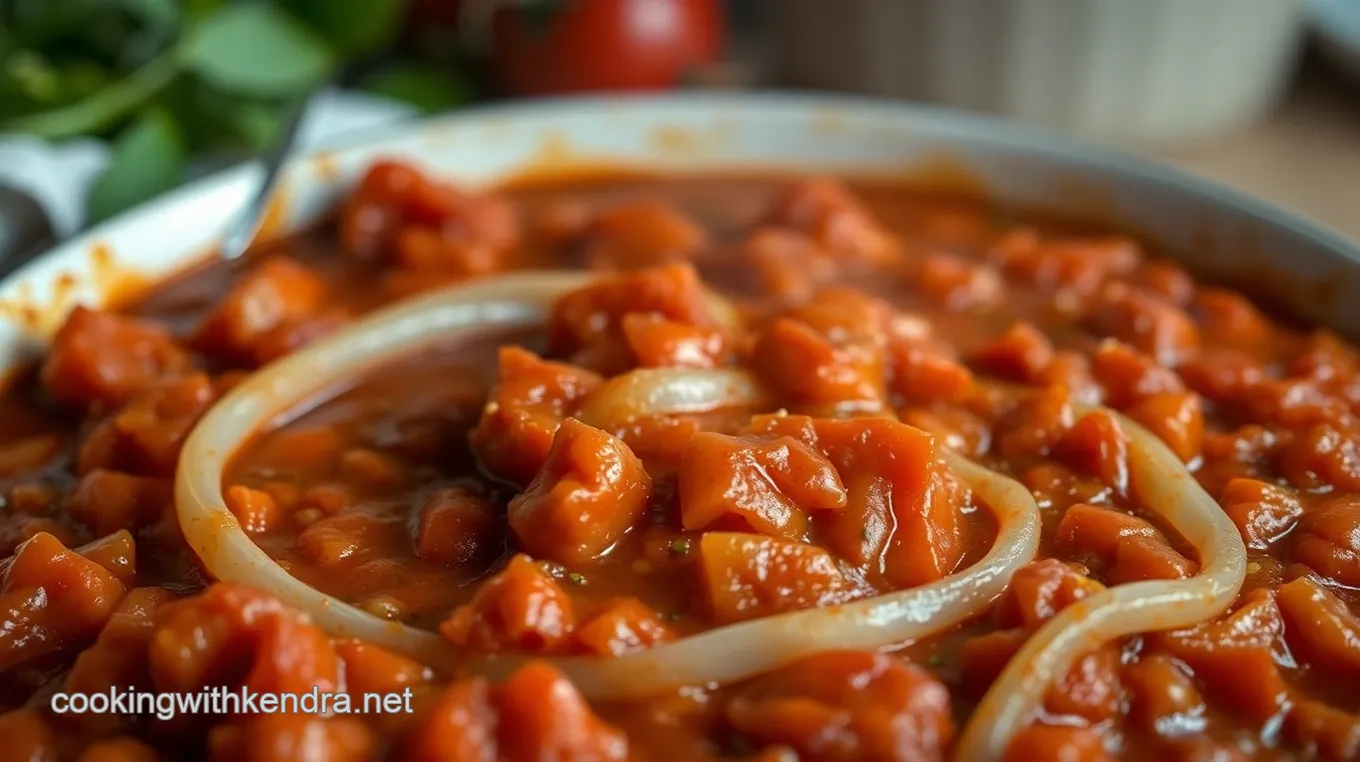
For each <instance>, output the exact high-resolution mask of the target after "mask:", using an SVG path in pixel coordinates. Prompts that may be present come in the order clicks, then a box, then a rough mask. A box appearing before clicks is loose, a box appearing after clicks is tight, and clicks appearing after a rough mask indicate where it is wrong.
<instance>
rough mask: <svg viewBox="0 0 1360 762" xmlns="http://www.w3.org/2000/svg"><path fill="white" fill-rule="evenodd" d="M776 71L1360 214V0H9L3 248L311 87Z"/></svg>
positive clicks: (82, 220)
mask: <svg viewBox="0 0 1360 762" xmlns="http://www.w3.org/2000/svg"><path fill="white" fill-rule="evenodd" d="M778 87H792V88H799V89H819V90H836V91H847V92H857V93H867V94H871V95H878V96H882V97H888V98H894V99H904V100H912V101H919V102H928V103H937V104H942V105H947V106H951V107H955V108H962V109H966V110H971V111H978V112H985V113H992V114H999V115H1002V116H1006V117H1009V118H1012V119H1016V120H1019V121H1022V122H1026V123H1029V124H1032V125H1036V126H1039V127H1043V128H1047V129H1051V130H1056V131H1061V132H1065V133H1069V134H1073V135H1076V136H1079V137H1083V138H1086V139H1089V140H1095V141H1099V142H1104V143H1109V144H1113V145H1117V146H1119V147H1121V148H1124V149H1126V150H1131V151H1134V152H1136V153H1140V154H1144V155H1147V156H1149V157H1152V158H1154V159H1157V160H1160V161H1164V162H1167V163H1171V164H1174V165H1178V166H1181V167H1182V168H1185V169H1188V170H1190V171H1192V172H1197V173H1201V174H1204V175H1207V176H1210V177H1213V178H1216V179H1219V180H1221V181H1223V182H1225V183H1227V184H1229V185H1232V186H1235V187H1237V188H1239V189H1242V190H1245V191H1247V192H1249V193H1253V194H1255V195H1257V196H1260V197H1263V198H1266V199H1268V200H1270V201H1273V202H1275V203H1277V204H1280V205H1282V206H1285V207H1288V208H1291V209H1293V210H1294V211H1296V212H1298V213H1300V214H1303V215H1304V216H1307V217H1311V218H1312V219H1314V220H1316V221H1318V222H1321V223H1323V224H1326V225H1329V226H1331V227H1333V228H1335V229H1338V230H1340V231H1342V232H1343V233H1346V234H1348V235H1351V236H1352V237H1355V238H1357V239H1360V0H0V265H3V262H4V259H5V258H8V259H10V260H11V261H12V260H13V259H14V258H15V257H18V256H21V255H22V254H21V253H22V252H28V251H33V250H36V249H39V248H42V247H43V246H45V245H47V244H49V243H50V242H51V240H53V239H54V238H60V237H63V236H66V235H70V234H72V233H74V232H77V231H78V230H80V229H81V228H83V227H84V226H86V225H88V224H91V223H92V222H97V221H98V220H101V219H104V218H107V217H109V216H112V215H114V214H117V213H118V212H120V211H122V210H124V209H127V208H129V207H131V206H134V205H136V204H139V203H142V202H143V201H145V200H147V199H150V198H152V197H154V196H156V195H158V194H160V193H163V192H164V191H166V190H168V189H170V188H173V187H175V186H177V185H179V184H181V183H183V182H185V181H186V180H188V179H191V178H193V177H195V176H197V175H200V174H202V173H204V172H208V171H211V170H212V169H215V168H218V167H221V166H223V165H226V164H230V163H233V162H238V161H241V160H243V159H249V158H252V157H256V156H259V155H261V154H263V153H266V152H267V151H268V150H269V149H270V147H271V146H273V145H274V144H275V143H276V142H277V141H278V140H279V139H280V136H281V134H282V132H283V130H284V127H285V126H286V125H287V124H288V123H289V122H290V121H291V120H292V118H293V117H294V115H296V114H297V113H299V110H300V109H301V108H302V106H303V104H304V103H306V104H307V108H306V118H305V119H304V120H303V123H302V134H301V136H300V142H301V144H302V147H303V148H308V147H316V146H318V145H322V144H324V143H325V142H327V141H331V140H337V139H341V138H342V137H343V135H344V134H345V133H347V132H353V131H356V130H360V129H363V128H369V127H372V126H374V125H379V124H383V123H387V122H394V121H398V120H403V119H410V118H415V117H417V116H419V115H420V114H423V113H431V112H442V111H447V110H452V109H458V108H467V107H469V106H472V105H475V104H477V103H480V102H485V101H492V100H497V99H505V98H527V97H539V96H547V95H556V94H565V93H573V92H589V91H653V90H672V89H683V88H720V89H737V90H740V89H748V88H778ZM318 93H319V94H318Z"/></svg>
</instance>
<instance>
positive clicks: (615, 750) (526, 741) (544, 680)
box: [497, 662, 628, 762]
mask: <svg viewBox="0 0 1360 762" xmlns="http://www.w3.org/2000/svg"><path fill="white" fill-rule="evenodd" d="M497 705H498V706H499V708H500V711H501V724H500V732H499V734H498V735H499V739H500V747H501V755H502V759H505V760H508V761H509V762H535V761H537V760H544V759H554V760H563V762H568V761H570V762H597V761H598V762H623V760H625V759H627V758H628V739H627V737H625V736H624V734H623V733H622V732H620V731H619V730H618V729H616V728H614V727H611V726H610V725H607V724H605V723H604V722H603V721H601V720H600V718H598V717H596V716H595V713H594V712H592V711H591V709H590V705H589V704H587V703H586V700H585V698H584V697H583V696H581V694H580V692H578V691H577V690H576V687H575V686H573V685H572V684H571V683H570V682H568V681H567V678H565V677H563V676H562V674H561V673H560V672H558V671H557V670H555V669H553V668H552V667H551V666H549V665H548V664H546V663H544V662H533V663H531V664H527V665H525V666H523V667H521V668H520V669H518V670H516V671H515V673H514V674H513V675H511V676H510V679H509V680H506V681H505V685H503V686H501V688H500V690H499V691H498V696H497Z"/></svg>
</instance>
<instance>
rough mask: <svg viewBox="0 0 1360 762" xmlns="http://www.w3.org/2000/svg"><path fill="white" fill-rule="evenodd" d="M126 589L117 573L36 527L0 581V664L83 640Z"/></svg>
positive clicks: (3, 667)
mask: <svg viewBox="0 0 1360 762" xmlns="http://www.w3.org/2000/svg"><path fill="white" fill-rule="evenodd" d="M126 592H127V588H126V587H124V585H123V583H122V582H120V581H118V577H117V576H116V575H115V574H113V573H112V572H110V571H108V570H107V569H105V568H104V567H102V566H100V565H99V564H98V563H96V562H95V561H92V560H90V559H87V558H85V557H83V556H81V555H79V554H77V553H75V552H73V551H71V550H70V549H68V548H67V547H66V546H65V545H63V544H62V543H61V541H60V540H58V539H57V538H56V537H53V536H52V535H50V534H47V533H46V532H40V533H38V534H36V535H34V536H33V537H32V538H30V539H29V540H27V541H25V542H24V543H23V544H22V545H20V546H19V547H18V548H17V549H16V550H15V552H14V556H13V557H12V558H10V559H9V560H8V564H7V565H6V566H5V567H4V573H3V581H2V582H0V611H4V612H6V617H5V620H6V625H5V627H3V628H0V670H8V669H10V668H11V667H14V666H15V665H18V664H21V663H23V662H25V661H27V660H29V659H33V658H35V657H38V656H43V655H46V654H49V653H53V652H56V651H60V650H63V649H66V648H71V647H73V646H78V645H83V644H84V642H86V641H88V640H91V639H93V638H94V637H95V635H97V634H98V633H99V631H100V629H102V628H103V627H104V624H105V622H107V621H108V620H109V617H111V616H112V615H113V612H114V610H115V609H116V608H117V606H118V603H119V601H121V600H122V598H123V595H124V594H125V593H126Z"/></svg>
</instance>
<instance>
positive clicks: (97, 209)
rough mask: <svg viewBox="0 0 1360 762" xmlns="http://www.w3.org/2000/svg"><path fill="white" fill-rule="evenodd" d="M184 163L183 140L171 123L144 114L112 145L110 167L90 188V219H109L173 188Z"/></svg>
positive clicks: (159, 114) (158, 114) (158, 113)
mask: <svg viewBox="0 0 1360 762" xmlns="http://www.w3.org/2000/svg"><path fill="white" fill-rule="evenodd" d="M184 162H185V151H184V138H183V136H182V135H181V134H180V132H179V128H178V127H177V126H176V125H175V122H174V120H173V119H171V118H170V115H169V114H167V113H165V112H163V111H152V112H149V113H147V114H146V115H145V116H143V117H142V118H141V119H139V120H137V122H135V123H134V124H133V125H132V126H131V127H129V128H128V129H126V130H124V131H123V132H122V134H120V135H119V136H118V140H116V141H115V142H114V144H113V155H112V160H111V161H110V163H109V166H108V167H107V168H105V169H104V172H103V174H101V175H100V176H99V178H98V179H97V180H95V183H94V186H93V187H91V188H90V196H89V199H88V202H89V213H90V218H91V219H92V220H96V221H97V220H102V219H105V218H108V217H111V216H113V215H115V214H117V213H119V212H121V211H123V210H124V209H127V208H128V207H131V206H134V205H136V204H138V203H140V202H141V201H143V200H145V199H148V198H151V197H153V196H156V195H158V194H161V193H164V192H165V191H167V190H169V189H171V188H173V187H175V185H177V184H178V183H179V180H180V173H181V172H182V171H183V169H184Z"/></svg>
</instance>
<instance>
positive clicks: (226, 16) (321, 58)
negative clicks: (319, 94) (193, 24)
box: [183, 3, 334, 96]
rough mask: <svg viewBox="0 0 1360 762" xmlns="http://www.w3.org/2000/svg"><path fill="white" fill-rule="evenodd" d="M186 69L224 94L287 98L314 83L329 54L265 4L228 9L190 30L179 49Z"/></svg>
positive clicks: (323, 72) (331, 58) (329, 59)
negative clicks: (181, 49)
mask: <svg viewBox="0 0 1360 762" xmlns="http://www.w3.org/2000/svg"><path fill="white" fill-rule="evenodd" d="M183 60H184V64H185V66H186V67H188V68H189V69H190V70H192V71H193V72H194V73H195V74H197V75H198V76H200V77H202V78H203V79H204V80H205V81H207V82H209V83H211V84H213V85H215V86H217V87H220V88H222V89H224V90H228V91H233V92H238V93H246V94H250V95H261V96H287V95H291V94H295V93H297V92H300V91H302V90H305V89H306V88H308V87H311V86H312V85H314V84H316V83H317V82H319V81H320V80H321V79H323V78H324V77H325V76H326V74H327V73H328V72H329V71H330V69H331V66H332V65H333V64H334V56H333V54H332V52H331V50H330V48H328V47H327V46H326V43H325V42H324V41H323V40H321V38H319V37H317V36H316V34H314V33H313V32H311V31H310V30H308V29H307V28H306V27H304V26H302V25H301V24H300V23H298V21H297V20H295V19H293V18H292V17H291V16H289V15H288V14H287V13H285V12H283V11H282V10H279V9H278V8H275V7H273V6H270V5H265V4H262V3H250V4H244V5H231V6H228V7H226V8H223V9H222V10H221V11H219V12H217V13H215V14H213V15H212V16H211V17H209V18H208V19H207V20H206V21H204V22H203V24H202V25H200V26H199V27H198V28H197V29H195V30H194V31H193V32H192V33H191V34H190V36H189V38H188V40H187V41H186V43H185V45H184V53H183Z"/></svg>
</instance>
